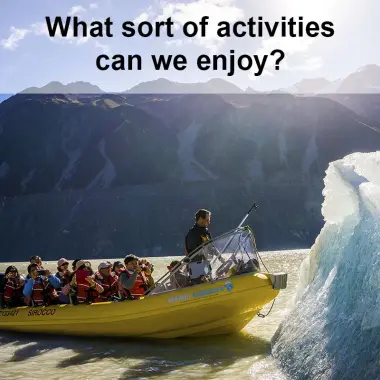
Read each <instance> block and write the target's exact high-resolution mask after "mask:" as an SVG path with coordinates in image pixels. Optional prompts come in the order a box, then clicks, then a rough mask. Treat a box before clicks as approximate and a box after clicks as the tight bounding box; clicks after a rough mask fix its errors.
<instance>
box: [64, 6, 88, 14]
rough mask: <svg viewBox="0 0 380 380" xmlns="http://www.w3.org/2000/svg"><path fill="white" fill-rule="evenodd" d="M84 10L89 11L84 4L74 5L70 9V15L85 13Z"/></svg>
mask: <svg viewBox="0 0 380 380" xmlns="http://www.w3.org/2000/svg"><path fill="white" fill-rule="evenodd" d="M84 12H87V11H86V8H84V7H82V5H74V6H73V7H71V9H70V10H69V13H68V15H69V16H75V15H77V14H79V13H84Z"/></svg>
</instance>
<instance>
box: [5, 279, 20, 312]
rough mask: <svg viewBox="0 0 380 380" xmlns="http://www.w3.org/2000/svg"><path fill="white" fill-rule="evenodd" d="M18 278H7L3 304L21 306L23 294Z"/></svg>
mask: <svg viewBox="0 0 380 380" xmlns="http://www.w3.org/2000/svg"><path fill="white" fill-rule="evenodd" d="M23 287H24V286H23V285H21V280H20V278H8V279H7V280H6V282H5V287H4V302H5V303H7V304H8V305H9V304H12V305H14V306H17V305H20V304H22V299H23V298H24V297H23V294H22V289H23Z"/></svg>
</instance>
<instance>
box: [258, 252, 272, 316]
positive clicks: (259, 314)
mask: <svg viewBox="0 0 380 380" xmlns="http://www.w3.org/2000/svg"><path fill="white" fill-rule="evenodd" d="M256 253H257V256H258V257H259V259H260V261H261V262H262V264H263V265H264V268H265V270H266V271H267V272H268V273H269V271H268V269H267V267H266V266H265V264H264V261H263V259H262V258H261V256H260V254H259V252H256ZM275 301H276V298H275V299H274V300H273V302H272V306H271V307H270V309H269V311H268V313H266V314H265V315H264V314H262V313H260V312H258V313H257V316H258V317H260V318H265V317H266V316H267V315H269V313H270V312H271V311H272V308H273V305H274V302H275Z"/></svg>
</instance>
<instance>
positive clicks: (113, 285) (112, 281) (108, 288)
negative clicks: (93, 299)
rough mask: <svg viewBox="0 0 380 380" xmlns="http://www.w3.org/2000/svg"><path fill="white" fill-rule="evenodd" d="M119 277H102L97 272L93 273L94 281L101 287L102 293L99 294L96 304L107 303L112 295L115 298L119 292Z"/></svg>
mask: <svg viewBox="0 0 380 380" xmlns="http://www.w3.org/2000/svg"><path fill="white" fill-rule="evenodd" d="M118 279H119V277H118V276H116V275H112V274H111V275H110V276H107V277H103V276H102V275H101V274H100V273H99V272H96V273H95V281H96V282H98V283H99V284H100V285H102V287H103V289H104V292H103V293H100V294H99V299H98V302H107V301H109V297H111V296H112V295H115V296H117V295H118V292H119V284H118Z"/></svg>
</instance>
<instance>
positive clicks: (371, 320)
mask: <svg viewBox="0 0 380 380" xmlns="http://www.w3.org/2000/svg"><path fill="white" fill-rule="evenodd" d="M323 194H324V197H325V200H324V203H323V205H322V213H323V216H324V219H325V225H324V227H323V228H322V230H321V232H320V234H319V236H318V237H317V239H316V241H315V244H314V245H313V247H312V249H311V252H310V255H309V256H308V257H307V258H306V259H305V260H304V262H303V263H302V265H301V269H300V280H299V286H298V290H297V295H296V299H295V304H294V307H293V310H292V311H291V313H290V314H289V315H288V316H287V318H286V320H284V321H283V323H282V324H281V325H280V327H279V328H278V330H277V332H276V334H275V336H274V337H273V340H272V353H273V356H274V357H275V358H276V360H277V361H278V363H279V365H280V366H281V367H282V368H283V369H284V371H285V372H286V373H287V374H288V375H289V376H290V378H291V379H308V380H310V379H339V380H341V379H342V380H343V379H360V380H365V379H371V380H372V379H380V152H375V153H355V154H352V155H349V156H346V157H345V158H344V159H342V160H339V161H335V162H332V163H331V164H330V165H329V168H328V170H327V171H326V177H325V188H324V192H323Z"/></svg>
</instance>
